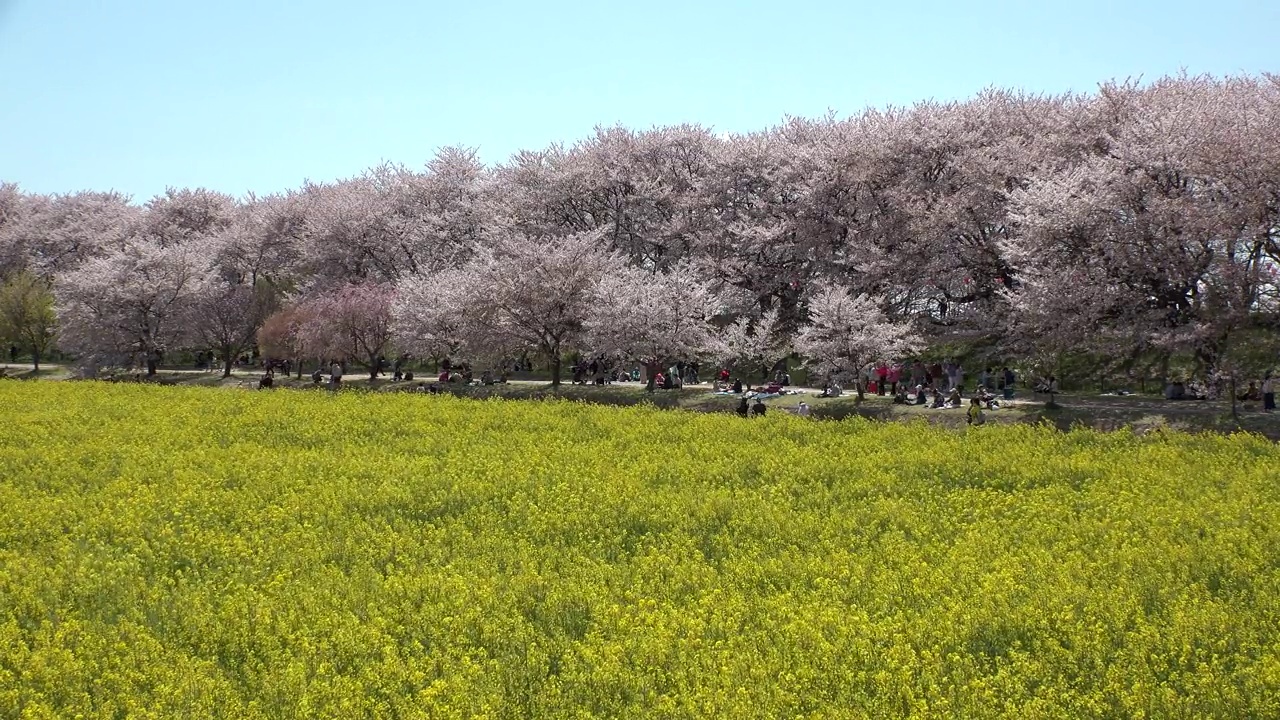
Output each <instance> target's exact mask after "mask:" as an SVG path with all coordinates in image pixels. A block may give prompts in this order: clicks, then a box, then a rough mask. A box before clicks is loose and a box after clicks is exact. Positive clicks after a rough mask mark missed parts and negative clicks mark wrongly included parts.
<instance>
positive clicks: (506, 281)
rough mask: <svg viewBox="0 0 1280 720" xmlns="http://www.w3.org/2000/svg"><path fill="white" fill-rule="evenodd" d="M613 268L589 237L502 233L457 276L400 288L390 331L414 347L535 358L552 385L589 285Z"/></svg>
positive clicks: (586, 304)
mask: <svg viewBox="0 0 1280 720" xmlns="http://www.w3.org/2000/svg"><path fill="white" fill-rule="evenodd" d="M619 265H620V260H619V259H618V258H617V256H615V255H614V254H613V253H610V252H608V251H607V250H605V249H604V248H603V247H601V244H600V241H599V236H598V235H597V234H596V233H575V234H572V235H563V236H552V237H543V238H531V237H528V236H525V235H524V234H523V233H520V232H514V231H508V232H506V233H503V234H501V235H500V236H499V239H498V240H497V242H496V243H495V245H494V247H493V248H492V249H485V250H484V251H483V252H481V253H480V254H479V255H478V256H477V257H476V258H475V259H474V260H473V261H472V262H471V263H469V264H468V265H467V266H465V267H464V268H463V269H462V270H460V271H459V272H457V273H443V274H440V275H437V276H430V275H427V276H419V277H414V278H407V279H406V280H405V281H403V282H402V283H401V289H402V292H403V293H404V298H405V299H404V304H403V305H402V307H401V309H400V310H399V314H400V315H401V316H402V320H401V321H400V322H398V324H397V325H398V327H399V328H400V333H401V335H402V336H404V337H407V338H410V339H411V342H415V343H417V347H419V348H421V347H423V343H427V344H428V347H435V348H444V347H449V346H450V344H451V343H452V344H454V345H456V347H458V348H459V350H461V351H464V352H465V353H466V354H467V356H468V357H471V358H479V357H483V358H486V359H492V358H494V357H504V356H512V355H517V354H519V353H520V352H522V351H527V352H532V353H536V354H538V355H540V356H541V357H543V358H544V359H545V360H546V361H547V363H548V365H549V366H550V367H551V383H552V385H553V386H558V385H559V384H560V380H561V358H562V357H563V355H564V353H565V352H566V351H567V350H568V349H570V348H572V347H574V346H576V344H577V343H578V342H579V341H580V339H581V337H582V333H583V323H584V322H585V320H586V318H587V317H588V315H589V313H590V312H591V309H592V308H591V302H592V298H593V291H594V289H595V287H596V285H597V284H598V283H599V282H600V281H601V278H603V277H605V276H607V275H609V274H610V273H613V272H615V271H616V269H617V268H618V267H619ZM441 342H443V343H444V345H439V344H438V343H441Z"/></svg>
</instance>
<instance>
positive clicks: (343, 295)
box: [299, 281, 396, 380]
mask: <svg viewBox="0 0 1280 720" xmlns="http://www.w3.org/2000/svg"><path fill="white" fill-rule="evenodd" d="M395 294H396V291H395V286H393V285H391V284H390V283H381V282H369V281H365V282H362V283H350V284H347V285H344V286H342V287H340V288H338V289H336V290H332V291H329V292H327V293H325V294H323V295H319V296H317V297H314V298H312V299H311V301H310V308H309V314H310V317H309V318H308V322H306V323H304V324H303V325H302V326H301V327H300V329H299V331H300V333H301V335H302V337H301V342H302V345H303V346H305V347H310V348H315V349H317V350H318V351H319V352H321V353H323V354H325V355H327V356H329V357H333V358H341V359H344V360H349V361H354V362H357V363H359V364H361V365H364V366H365V367H366V368H368V369H369V379H370V380H375V379H377V377H378V371H379V370H380V369H381V365H382V361H383V360H384V359H385V358H386V354H387V352H389V351H390V348H391V341H392V331H391V312H392V307H393V303H394V302H395Z"/></svg>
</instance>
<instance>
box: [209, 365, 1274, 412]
mask: <svg viewBox="0 0 1280 720" xmlns="http://www.w3.org/2000/svg"><path fill="white" fill-rule="evenodd" d="M196 360H197V366H198V367H208V366H209V364H210V362H211V360H212V353H210V354H208V355H202V356H198V357H197V358H196ZM238 360H239V361H238V362H237V364H241V363H250V362H252V359H251V358H240V359H238ZM262 364H263V367H265V372H264V374H263V376H262V378H261V379H260V380H259V382H258V387H259V388H261V389H269V388H271V387H273V385H274V382H275V371H276V370H277V369H280V370H283V372H284V373H285V375H286V376H288V374H289V370H290V365H291V363H290V362H289V361H281V362H266V361H263V363H262ZM387 365H390V363H388V362H387V360H386V358H379V363H378V369H377V370H376V371H375V373H376V374H385V372H386V367H385V366H387ZM406 365H407V358H406V357H401V358H398V359H397V360H396V361H395V363H394V364H393V365H391V367H392V379H393V380H394V381H396V382H401V381H412V380H413V378H414V375H413V372H412V371H411V370H408V369H406ZM513 367H514V369H515V370H517V371H527V370H529V369H531V367H532V366H531V364H530V363H529V362H528V360H527V359H523V358H522V359H521V360H520V361H518V362H517V364H516V365H515V366H513ZM344 370H345V365H344V363H342V362H340V361H333V362H332V363H331V364H330V365H329V372H328V387H329V389H331V390H338V389H339V388H340V387H341V386H342V377H343V374H344ZM699 370H700V367H699V364H698V363H685V362H678V363H673V364H672V365H670V366H669V367H668V368H666V369H665V370H659V371H658V372H656V373H655V374H654V377H653V383H654V387H655V388H657V389H665V390H678V389H680V388H683V387H684V386H685V385H696V384H700V383H701V382H702V380H701V378H700V376H699ZM570 371H571V373H572V378H573V379H572V382H573V383H574V384H581V385H587V384H595V385H608V384H612V383H614V382H619V383H622V382H639V383H647V382H648V377H647V374H648V373H647V368H646V367H645V366H643V365H640V366H636V367H634V368H633V369H631V370H626V369H623V368H617V369H614V368H610V367H609V365H608V364H607V362H606V361H605V360H604V359H603V358H596V359H592V360H590V361H588V360H585V359H580V360H576V361H575V362H573V363H572V364H571V365H570ZM969 379H970V378H969V376H968V374H967V372H966V370H965V368H964V366H963V365H962V364H960V363H958V362H952V361H949V360H947V361H933V362H925V361H923V360H912V361H907V362H894V363H890V362H878V363H873V364H871V365H870V366H868V367H867V368H866V370H865V371H864V373H863V374H862V375H861V376H860V377H858V378H857V379H856V381H857V382H859V383H861V384H862V387H863V388H865V390H866V392H868V393H870V394H874V395H878V396H891V397H892V398H893V402H894V403H895V404H901V405H922V406H927V407H929V408H931V409H952V408H961V407H965V406H966V405H967V407H968V414H969V422H971V423H974V424H982V422H983V419H984V415H983V413H984V411H986V410H994V409H997V408H999V407H1000V404H1001V402H1002V401H1005V402H1007V401H1008V400H1010V399H1012V398H1013V396H1014V391H1015V388H1016V386H1017V375H1016V374H1015V373H1014V371H1013V370H1011V369H1010V368H1009V367H1008V366H1002V367H1000V368H998V369H996V368H995V367H994V366H985V367H983V368H982V370H980V371H978V372H977V373H976V375H975V376H974V377H973V378H972V379H973V380H974V382H975V383H976V384H975V386H974V390H973V393H972V394H970V395H969V396H968V397H967V398H966V395H965V385H966V381H967V380H969ZM311 380H312V383H313V384H314V385H316V386H319V385H321V384H322V383H323V382H324V381H325V373H324V372H323V371H322V370H321V369H320V368H316V370H315V371H314V372H313V373H312V375H311ZM507 380H508V368H505V367H504V368H503V369H502V370H501V371H499V372H495V371H493V370H485V371H483V372H482V373H481V375H480V377H479V378H478V379H477V378H475V377H474V376H473V374H472V370H471V367H470V365H467V364H462V365H451V364H450V362H449V361H448V360H444V361H442V362H441V363H440V373H439V375H438V376H437V377H436V378H435V382H433V383H432V387H436V383H460V384H464V385H492V384H498V383H506V382H507ZM709 383H710V384H711V386H712V390H713V391H715V392H717V393H723V394H734V395H742V396H743V397H742V399H741V402H740V403H739V406H738V414H739V415H742V416H744V417H747V416H754V415H763V414H764V413H765V407H766V406H765V404H764V400H765V399H767V398H768V397H770V396H776V395H780V394H783V393H785V392H787V390H786V388H788V387H789V386H790V385H791V376H790V374H789V373H788V372H787V371H786V370H785V368H775V369H774V374H773V377H772V379H771V380H769V381H768V383H767V384H762V385H759V386H757V387H755V388H753V387H752V385H751V384H750V383H744V382H743V380H742V378H740V377H734V376H733V375H732V373H730V371H729V369H728V368H721V369H720V370H718V371H717V372H716V373H715V374H714V375H713V376H712V379H711V380H710V381H709ZM1276 384H1277V383H1276V379H1275V378H1273V377H1272V376H1271V374H1270V373H1267V374H1266V375H1265V376H1264V377H1263V379H1262V381H1261V383H1259V382H1257V381H1253V380H1251V381H1249V384H1248V386H1247V387H1245V388H1243V389H1241V390H1239V391H1238V392H1237V393H1236V399H1237V400H1239V401H1253V402H1261V403H1262V409H1263V411H1264V412H1267V413H1270V412H1274V411H1275V406H1276V405H1275V387H1276ZM420 385H422V387H426V386H425V385H423V384H420ZM1032 388H1033V389H1034V391H1035V392H1036V393H1043V394H1045V395H1048V398H1049V404H1050V405H1052V404H1053V402H1054V398H1055V396H1056V395H1057V394H1058V393H1059V392H1060V385H1059V381H1058V378H1057V377H1056V376H1054V375H1048V376H1045V377H1043V378H1040V379H1039V380H1037V381H1036V382H1035V384H1034V385H1032ZM419 389H422V388H419ZM844 393H845V389H844V387H842V386H841V385H840V384H839V383H838V382H836V381H834V380H831V379H828V380H827V381H826V382H825V383H824V384H823V386H822V390H821V392H820V393H818V395H817V397H823V398H831V397H839V396H841V395H842V394H844ZM1121 394H1124V393H1121ZM762 396H763V397H762ZM1208 396H1209V393H1208V391H1207V390H1205V389H1201V390H1197V389H1196V388H1195V387H1190V388H1189V387H1188V386H1187V385H1185V384H1183V383H1178V382H1171V383H1169V384H1168V385H1167V386H1166V388H1165V399H1167V400H1182V399H1192V398H1199V397H1208ZM751 399H754V400H755V403H754V404H752V403H751V402H750V401H751ZM966 399H967V403H966ZM807 411H808V405H807V404H806V403H803V402H802V403H801V404H800V408H799V409H798V410H797V413H798V414H800V415H807V414H808V412H807Z"/></svg>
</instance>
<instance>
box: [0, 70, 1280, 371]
mask: <svg viewBox="0 0 1280 720" xmlns="http://www.w3.org/2000/svg"><path fill="white" fill-rule="evenodd" d="M1278 262H1280V79H1277V78H1275V77H1272V76H1262V77H1250V76H1245V77H1229V78H1223V79H1219V78H1208V77H1173V78H1164V79H1161V80H1158V81H1156V82H1153V83H1150V84H1147V85H1137V84H1107V85H1103V86H1101V87H1100V88H1099V90H1098V91H1097V92H1096V93H1092V94H1088V95H1068V96H1052V97H1046V96H1028V95H1020V94H1015V93H1011V92H1004V91H998V90H992V91H988V92H985V93H983V94H981V95H979V96H977V97H975V98H973V99H970V100H968V101H965V102H958V103H947V104H940V103H922V104H920V105H917V106H915V107H912V108H905V109H893V110H885V111H875V110H869V111H867V112H864V113H862V114H860V115H857V116H854V117H851V118H846V119H839V118H835V117H826V118H821V119H817V120H809V119H789V120H787V121H786V122H784V123H782V124H780V125H779V126H777V127H773V128H770V129H767V130H764V131H761V132H757V133H751V134H747V135H738V136H729V137H722V136H717V135H715V134H713V133H712V132H711V131H709V130H707V129H705V128H701V127H696V126H678V127H665V128H656V129H653V130H649V131H643V132H640V131H633V130H628V129H624V128H606V129H599V130H597V131H596V133H595V135H593V136H592V137H590V138H587V139H586V140H583V141H581V142H579V143H577V144H575V145H573V146H571V147H566V146H560V145H553V146H551V147H548V148H546V149H543V150H539V151H527V152H521V153H518V154H516V155H515V156H513V157H512V158H511V159H510V160H509V161H508V162H506V163H504V164H501V165H498V166H496V167H491V168H490V167H485V166H484V165H483V164H482V163H480V162H479V161H478V160H477V158H476V156H475V154H474V153H472V152H470V151H467V150H465V149H459V148H446V149H444V150H441V151H440V152H439V153H438V154H437V155H436V157H435V158H434V159H433V160H431V161H430V162H429V163H428V164H427V165H426V167H425V168H424V169H423V170H421V171H412V170H409V169H406V168H403V167H398V166H390V165H387V166H381V167H377V168H374V169H371V170H369V171H368V172H366V173H364V174H362V175H360V176H358V177H354V178H350V179H346V180H340V181H336V182H331V183H318V184H311V183H308V184H306V185H304V186H303V187H302V188H300V189H298V190H294V191H288V192H284V193H282V194H279V195H273V196H269V197H262V198H259V197H248V198H243V199H238V200H237V199H235V198H231V197H229V196H226V195H222V194H219V193H216V192H211V191H207V190H170V191H168V192H167V193H166V194H164V195H162V196H159V197H156V198H154V199H152V200H151V201H149V202H147V203H146V204H145V205H142V206H138V205H134V204H131V203H130V202H129V200H128V198H126V197H123V196H121V195H118V194H114V193H98V192H84V193H77V194H70V195H60V196H43V195H36V194H29V193H23V192H21V191H20V190H19V189H18V188H17V187H16V186H13V185H3V186H0V275H3V276H4V277H5V278H8V279H9V285H11V286H15V287H16V286H18V285H19V284H21V287H26V288H34V290H33V291H31V292H36V291H39V290H40V289H41V287H44V288H48V289H50V290H51V293H52V298H53V299H54V300H55V301H56V303H55V307H56V320H57V328H58V331H57V332H58V335H57V341H58V345H59V347H60V348H61V349H62V350H63V351H65V352H68V353H70V354H73V355H75V356H77V357H79V358H80V361H81V362H82V364H84V365H85V366H86V367H88V368H96V367H100V366H105V365H119V364H121V363H124V362H127V361H130V360H133V361H139V362H145V363H146V364H147V366H148V367H149V368H150V369H152V370H154V368H155V367H156V365H158V364H159V362H161V361H162V360H163V358H164V356H165V354H166V353H171V352H173V351H174V350H177V349H181V348H189V349H197V348H198V349H210V350H213V351H214V352H215V353H216V354H217V355H218V356H219V357H220V358H221V360H222V362H223V364H224V367H226V368H227V369H228V371H229V368H230V364H231V362H232V360H233V359H234V358H235V357H236V356H238V355H239V354H240V353H241V352H243V351H244V350H245V349H246V348H248V347H251V346H253V345H254V344H255V343H258V344H260V345H261V346H262V348H263V349H264V350H265V351H267V352H268V353H270V354H273V355H276V356H278V357H291V358H322V357H343V358H347V359H350V360H356V361H361V362H363V363H364V364H366V365H371V364H375V363H376V362H377V358H379V357H381V356H384V355H388V354H391V353H396V352H411V353H414V354H415V355H418V356H420V357H422V356H432V355H434V356H452V357H454V358H459V359H468V360H473V361H474V362H477V363H496V362H499V361H501V360H502V359H503V358H508V357H510V356H512V355H518V354H520V353H529V352H532V353H535V354H538V355H540V356H542V357H543V358H545V360H546V362H547V363H548V365H549V366H551V367H553V369H555V370H557V372H558V366H559V362H560V358H561V357H563V356H564V355H565V354H566V353H568V352H569V351H575V350H581V351H585V352H589V353H600V354H613V355H619V356H627V357H629V358H632V359H637V360H641V361H644V362H651V363H660V362H666V361H670V360H674V359H678V358H690V359H692V358H695V357H698V358H705V359H713V358H714V359H715V360H717V361H720V362H738V363H762V362H763V363H768V362H771V361H772V360H775V359H777V358H779V357H782V356H784V355H786V354H788V353H790V352H793V351H794V352H799V353H800V354H802V355H804V356H805V357H807V358H808V359H809V360H810V361H811V362H812V363H813V364H814V365H816V366H818V367H819V368H820V369H821V370H822V371H823V372H829V373H833V374H836V375H839V374H842V373H849V372H851V371H853V370H854V369H855V368H856V366H858V365H859V364H861V363H864V362H869V361H873V360H876V359H878V358H879V357H881V356H885V355H901V354H904V353H908V352H914V351H917V350H920V349H922V348H933V349H934V350H936V351H939V352H943V351H946V352H962V351H965V350H966V349H970V350H971V349H974V348H977V349H979V350H984V351H987V352H991V353H995V352H1001V353H1017V354H1018V355H1020V356H1022V357H1028V358H1037V359H1044V360H1045V361H1046V362H1050V363H1051V361H1052V359H1053V358H1059V357H1061V356H1062V354H1063V353H1064V352H1071V353H1077V354H1080V353H1091V354H1093V355H1095V356H1097V357H1098V358H1106V359H1107V361H1108V362H1112V363H1114V364H1117V365H1122V366H1123V365H1130V366H1131V365H1133V364H1134V363H1138V362H1156V363H1159V362H1161V361H1164V362H1167V361H1168V359H1169V358H1171V357H1182V358H1190V359H1192V360H1194V361H1195V362H1196V363H1197V364H1198V366H1199V367H1201V368H1203V369H1205V370H1206V371H1208V372H1212V371H1221V370H1223V369H1224V368H1227V369H1230V368H1233V367H1235V366H1236V365H1238V364H1239V363H1240V362H1241V360H1240V358H1243V357H1245V356H1246V355H1248V353H1246V352H1243V351H1242V350H1241V349H1242V348H1245V349H1248V348H1256V347H1258V346H1259V342H1260V339H1263V340H1265V339H1266V338H1270V337H1274V335H1275V332H1274V331H1275V330H1276V329H1277V321H1278V319H1280V315H1278V313H1277V310H1278V309H1280V296H1278V292H1280V279H1278V278H1277V272H1276V268H1277V263H1278ZM23 283H25V284H23ZM42 283H43V285H42ZM28 294H29V293H28ZM9 295H14V296H23V292H17V291H13V292H10V293H9ZM3 297H7V296H0V298H3ZM5 302H6V303H8V304H11V305H12V304H15V303H12V302H8V301H5ZM30 305H31V303H30V302H28V303H27V306H28V310H29V309H30V307H29V306H30ZM37 305H38V303H37ZM0 314H3V313H2V312H0ZM29 315H30V313H29V312H28V313H27V315H23V316H22V317H27V316H29ZM17 316H18V315H17V314H16V313H15V317H17ZM47 319H48V318H47V317H46V320H47ZM8 324H9V325H11V326H14V327H16V326H17V325H20V324H21V323H19V322H17V321H16V320H14V321H11V322H9V323H8ZM9 334H10V336H12V337H14V338H18V337H19V335H18V334H17V333H15V332H13V331H12V330H11V331H10V333H9ZM41 349H42V350H43V349H44V348H41Z"/></svg>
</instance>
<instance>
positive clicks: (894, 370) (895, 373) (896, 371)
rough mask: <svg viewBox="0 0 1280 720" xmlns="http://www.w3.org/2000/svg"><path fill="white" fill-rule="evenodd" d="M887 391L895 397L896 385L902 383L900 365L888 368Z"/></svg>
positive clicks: (895, 364) (896, 364)
mask: <svg viewBox="0 0 1280 720" xmlns="http://www.w3.org/2000/svg"><path fill="white" fill-rule="evenodd" d="M888 379H889V391H890V392H891V393H893V394H894V395H895V396H896V395H897V394H898V383H900V382H902V365H900V364H898V363H894V364H893V365H892V366H890V368H889V375H888Z"/></svg>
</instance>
